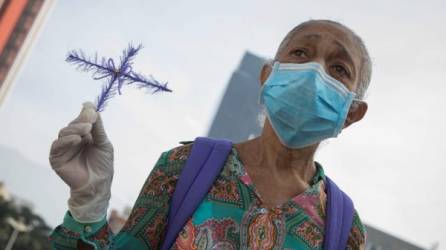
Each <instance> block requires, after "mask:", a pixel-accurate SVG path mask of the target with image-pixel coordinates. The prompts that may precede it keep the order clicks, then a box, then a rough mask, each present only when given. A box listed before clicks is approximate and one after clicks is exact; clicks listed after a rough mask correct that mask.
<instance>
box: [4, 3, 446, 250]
mask: <svg viewBox="0 0 446 250" xmlns="http://www.w3.org/2000/svg"><path fill="white" fill-rule="evenodd" d="M124 3H125V4H124ZM445 11H446V4H445V2H444V1H440V0H439V1H429V2H428V1H408V0H400V1H388V0H381V1H353V0H352V1H314V0H312V1H295V0H290V1H258V0H257V1H254V0H251V1H236V0H230V1H229V0H227V1H156V2H155V1H143V0H127V1H105V0H101V1H88V0H82V1H80V0H78V1H58V2H57V3H56V5H55V6H54V8H53V10H52V12H51V15H50V16H49V18H48V21H47V23H46V25H45V26H44V27H43V30H42V32H41V34H40V36H39V39H38V40H37V41H36V42H35V44H34V45H33V50H32V51H31V53H30V56H29V57H28V59H29V60H27V62H26V63H25V64H24V65H23V68H22V70H21V73H20V74H19V76H18V77H17V81H16V83H15V85H14V86H13V88H12V91H11V92H10V94H9V96H8V99H7V100H6V102H4V105H3V106H2V107H0V121H1V122H0V144H2V145H6V146H9V147H12V148H15V149H17V150H19V151H20V152H21V153H22V154H23V155H25V156H26V157H28V158H29V159H31V160H32V161H34V162H36V163H39V164H40V165H42V166H44V167H46V168H49V167H50V166H49V163H48V151H49V147H50V145H51V142H52V141H53V140H54V139H55V137H56V135H57V133H58V130H59V129H60V128H62V127H64V126H65V125H66V124H67V123H68V122H70V121H71V120H72V119H73V118H75V117H76V116H77V114H78V112H79V111H80V109H81V104H82V102H84V101H88V100H94V98H95V96H96V95H97V94H98V93H99V90H100V85H101V83H100V82H98V81H93V80H92V79H91V76H90V74H88V73H83V72H78V71H76V70H75V69H74V67H73V66H72V65H69V64H67V63H65V62H64V59H65V56H66V54H67V52H68V51H69V50H72V49H78V48H82V49H83V50H85V52H86V53H87V54H93V53H94V52H98V54H99V55H106V56H108V57H114V58H117V57H119V55H120V53H121V51H122V49H123V48H125V47H126V46H127V44H128V43H129V42H130V41H133V42H134V43H142V44H143V45H144V46H145V48H144V49H143V50H142V51H141V53H140V54H139V56H138V57H137V59H136V60H135V66H134V69H136V71H140V72H143V73H146V74H153V75H154V76H155V77H156V78H157V79H159V80H161V81H168V82H169V86H170V87H171V88H172V89H173V90H174V92H173V93H159V94H156V95H147V94H145V93H143V92H141V91H137V90H132V89H124V90H123V91H124V95H122V96H119V97H116V98H114V99H112V100H111V102H110V104H109V106H108V107H107V109H106V110H105V112H104V113H103V114H102V116H103V119H104V122H105V127H106V130H107V132H108V135H109V137H110V139H111V141H112V143H113V144H114V146H115V169H116V173H115V178H114V183H113V191H112V192H113V197H112V202H111V204H112V206H113V207H118V208H120V207H122V206H124V205H126V204H133V202H134V200H135V199H136V197H137V195H138V192H139V189H140V187H141V185H142V184H143V182H144V180H145V178H146V177H147V175H148V173H149V172H150V170H151V168H152V166H153V164H154V163H155V161H156V160H157V158H158V156H159V155H160V153H161V152H162V151H165V150H168V149H170V148H172V147H174V146H176V145H177V142H178V141H181V140H192V139H194V138H195V137H196V136H200V135H206V133H207V131H208V128H209V126H210V123H211V121H212V119H213V117H214V113H215V111H216V109H217V106H218V104H219V102H220V99H221V97H222V95H223V91H224V89H225V87H226V83H227V82H228V80H229V77H230V75H231V73H232V72H233V70H234V69H236V67H237V66H238V63H239V61H240V59H241V57H242V55H243V53H244V52H245V51H246V50H249V51H251V52H254V53H256V54H257V55H259V56H262V57H272V56H273V55H274V53H275V51H276V49H277V46H278V44H279V43H280V41H281V39H282V38H283V37H284V36H285V34H286V33H287V32H288V31H289V30H290V29H291V28H293V27H294V26H295V25H297V24H299V23H300V22H302V21H306V20H308V19H310V18H313V19H319V18H324V19H332V20H335V21H340V22H342V23H344V24H346V25H347V26H349V27H350V28H352V29H353V30H354V31H356V32H357V33H358V35H360V36H361V37H362V38H363V40H364V41H365V43H366V46H367V47H368V49H369V52H370V54H371V56H372V59H373V66H374V68H373V76H372V83H371V86H370V89H369V94H368V96H367V101H368V103H369V111H368V113H367V115H366V117H365V119H364V120H363V121H361V122H360V123H359V124H356V125H354V126H352V127H351V128H348V129H347V130H345V131H344V132H343V133H342V134H341V136H340V137H339V138H337V139H335V140H330V141H329V142H328V143H325V144H324V145H323V146H322V148H321V149H320V151H319V152H318V157H317V159H318V161H320V162H321V163H322V164H323V165H324V166H325V169H326V172H327V174H328V175H330V176H331V177H332V178H333V179H335V180H336V182H337V183H338V184H339V185H340V186H341V187H342V188H343V189H344V190H345V191H346V192H347V193H349V194H350V195H351V197H352V198H353V200H354V202H355V206H356V208H357V210H358V211H359V214H360V216H361V218H362V220H363V221H364V222H366V223H369V224H371V225H373V226H376V227H378V228H380V229H383V230H385V231H387V232H391V233H393V234H395V235H397V236H399V237H402V238H403V239H407V240H409V241H411V242H414V243H417V244H420V245H422V246H426V247H427V246H430V245H431V244H432V243H434V242H436V241H439V242H440V243H441V244H446V229H445V228H446V219H445V218H444V216H443V211H446V195H445V194H444V192H441V191H442V190H444V189H445V188H444V185H443V183H444V182H443V179H444V178H445V174H446V170H445V161H446V146H445V145H444V143H445V141H446V132H445V129H446V118H445V117H444V115H445V111H444V109H445V107H446V98H445V93H446V83H445V80H444V78H445V77H444V72H445V69H446V48H445V44H446V32H445V29H444V24H445V23H446V15H445V14H444V13H445ZM36 184H38V180H36V183H25V184H24V187H23V188H24V189H26V188H30V187H31V186H35V185H36ZM67 198H68V197H67ZM33 202H36V203H39V202H52V201H51V198H50V197H48V200H47V201H33ZM65 204H66V203H65V201H62V202H61V204H57V205H58V206H60V207H61V210H65V209H66V205H65ZM60 222H62V218H60ZM441 244H440V247H441V248H443V249H445V248H444V247H442V245H441Z"/></svg>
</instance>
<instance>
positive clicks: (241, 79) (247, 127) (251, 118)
mask: <svg viewBox="0 0 446 250" xmlns="http://www.w3.org/2000/svg"><path fill="white" fill-rule="evenodd" d="M264 61H265V59H264V58H261V57H258V56H256V55H254V54H252V53H250V52H246V53H245V55H244V56H243V59H242V61H241V63H240V65H239V67H238V68H237V69H236V70H235V72H234V73H233V74H232V77H231V78H230V81H229V83H228V86H227V88H226V91H225V94H224V96H223V99H222V101H221V103H220V106H219V108H218V110H217V113H216V116H215V118H214V120H213V122H212V125H211V128H210V130H209V133H208V136H210V137H214V138H227V139H230V140H232V141H233V142H240V141H243V140H246V139H248V138H250V137H255V136H257V135H259V134H260V132H261V128H262V126H263V123H262V122H261V120H262V114H261V110H262V108H261V106H260V105H259V102H258V98H259V91H260V83H259V73H260V69H261V66H262V65H263V63H264ZM366 227H367V232H368V241H367V249H368V250H389V249H395V250H420V249H422V248H420V247H418V246H415V245H413V244H411V243H408V242H405V241H403V240H401V239H398V238H397V237H394V236H392V235H390V234H388V233H385V232H382V231H380V230H378V229H376V228H374V227H371V226H367V225H366Z"/></svg>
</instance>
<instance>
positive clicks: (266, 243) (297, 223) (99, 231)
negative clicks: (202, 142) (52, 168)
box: [50, 144, 365, 250]
mask: <svg viewBox="0 0 446 250" xmlns="http://www.w3.org/2000/svg"><path fill="white" fill-rule="evenodd" d="M190 151H191V144H187V145H184V146H180V147H177V148H174V149H172V150H170V151H167V152H164V153H163V154H162V155H161V157H160V159H159V160H158V162H157V163H156V165H155V167H154V169H153V170H152V172H151V173H150V175H149V177H148V178H147V180H146V182H145V184H144V186H143V188H142V190H141V192H140V194H139V197H138V199H137V200H136V203H135V205H134V207H133V210H132V212H131V214H130V217H129V219H128V220H127V222H126V224H125V226H124V227H123V229H122V230H121V231H120V232H119V233H118V234H117V235H113V234H112V233H111V231H110V229H109V228H108V225H107V221H106V219H105V218H104V219H103V220H102V221H100V222H96V223H92V224H82V223H79V222H77V221H75V220H74V219H73V218H72V217H71V215H70V214H69V212H67V214H66V215H65V218H64V222H63V224H62V225H60V226H58V227H57V228H56V229H55V230H54V231H53V232H52V234H51V236H50V241H51V244H52V247H53V249H77V247H81V248H82V247H84V248H85V249H93V248H94V249H158V248H160V247H161V245H162V242H163V236H164V234H165V232H166V224H167V214H168V209H169V203H170V199H171V197H172V195H173V192H174V190H175V185H176V182H177V180H178V177H179V174H180V173H181V169H182V167H183V165H184V164H185V161H186V160H187V157H188V155H189V153H190ZM324 178H325V177H324V172H323V169H322V167H321V166H320V165H319V164H318V165H317V173H316V175H315V176H314V177H313V180H312V184H311V186H310V187H309V188H308V189H307V190H306V191H305V192H303V193H301V194H299V195H297V196H295V197H293V198H292V199H290V200H289V201H288V202H286V203H284V204H282V205H280V206H277V207H274V208H268V207H266V206H265V205H264V204H263V202H262V198H261V197H260V196H259V194H258V192H257V191H256V188H255V186H254V185H253V183H252V181H251V179H250V177H249V175H248V174H247V172H246V170H245V167H244V165H243V163H242V162H241V160H240V158H239V157H238V155H237V151H236V150H235V148H233V149H232V152H231V153H230V155H229V156H228V159H227V161H226V163H225V166H224V167H223V170H222V172H221V173H220V175H219V176H218V177H217V179H216V181H215V182H214V184H213V186H212V187H211V189H210V190H209V192H208V194H207V195H206V197H205V198H204V200H203V201H202V202H201V204H200V205H199V207H198V208H197V210H196V211H195V212H194V214H193V215H192V217H191V218H190V219H189V221H188V222H187V223H186V225H185V226H184V228H183V229H182V231H181V232H180V233H179V235H178V237H177V239H176V242H175V243H174V244H173V246H172V248H171V249H175V250H176V249H178V250H182V249H250V250H255V249H262V250H263V249H323V239H324V219H325V203H326V199H327V197H326V193H325V191H324V190H325V189H324ZM347 248H348V249H365V230H364V226H363V224H362V223H361V221H360V219H359V217H358V214H357V213H356V211H355V214H354V219H353V225H352V229H351V232H350V236H349V239H348V247H347Z"/></svg>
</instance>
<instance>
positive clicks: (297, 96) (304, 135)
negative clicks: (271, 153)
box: [260, 62, 355, 148]
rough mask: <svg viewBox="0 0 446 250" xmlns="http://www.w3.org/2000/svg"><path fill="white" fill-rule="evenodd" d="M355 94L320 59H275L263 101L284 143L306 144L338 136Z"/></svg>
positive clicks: (290, 145) (270, 119)
mask: <svg viewBox="0 0 446 250" xmlns="http://www.w3.org/2000/svg"><path fill="white" fill-rule="evenodd" d="M354 97H355V93H353V92H351V91H349V90H348V89H347V88H346V87H345V86H344V85H343V84H342V83H341V82H339V81H337V80H336V79H334V78H333V77H331V76H330V75H328V74H327V73H326V72H325V70H324V68H323V67H322V65H320V64H318V63H315V62H310V63H303V64H295V63H279V62H275V63H274V65H273V69H272V72H271V74H270V75H269V77H268V79H267V80H266V81H265V83H264V85H263V87H262V90H261V95H260V103H261V104H263V105H264V107H265V109H266V114H267V116H268V119H269V121H270V123H271V126H272V127H273V129H274V131H275V133H276V135H277V136H278V138H279V139H280V141H281V142H282V144H284V145H285V146H287V147H289V148H303V147H305V146H309V145H312V144H315V143H318V142H320V141H322V140H324V139H327V138H331V137H336V136H337V135H338V134H339V133H340V132H341V130H342V128H343V126H344V122H345V119H346V117H347V114H348V111H349V109H350V105H351V104H352V102H353V99H354Z"/></svg>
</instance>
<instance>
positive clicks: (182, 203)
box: [161, 137, 232, 250]
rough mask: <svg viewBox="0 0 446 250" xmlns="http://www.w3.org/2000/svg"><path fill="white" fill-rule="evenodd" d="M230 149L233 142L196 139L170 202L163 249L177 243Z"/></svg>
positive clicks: (165, 249) (204, 138) (218, 172)
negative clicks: (178, 237)
mask: <svg viewBox="0 0 446 250" xmlns="http://www.w3.org/2000/svg"><path fill="white" fill-rule="evenodd" d="M231 149H232V142H230V141H228V140H216V139H211V138H206V137H197V138H196V139H195V141H194V143H193V145H192V151H191V153H190V155H189V157H188V159H187V161H186V164H185V166H184V167H183V170H182V171H181V174H180V177H179V179H178V182H177V185H176V187H175V192H174V194H173V197H172V201H171V203H170V209H169V216H168V222H167V232H166V235H165V237H164V242H163V245H162V247H161V249H162V250H167V249H170V247H171V246H172V244H173V243H174V242H175V240H176V238H177V236H178V233H179V232H180V231H181V229H182V228H183V227H184V225H185V224H186V222H187V220H188V219H189V218H190V217H191V216H192V214H193V213H194V211H195V210H196V209H197V207H198V206H199V205H200V203H201V201H202V200H203V199H204V197H205V196H206V194H207V193H208V191H209V189H210V188H211V186H212V184H213V183H214V180H215V179H216V178H217V176H218V174H220V171H221V169H222V168H223V166H224V164H225V162H226V159H227V157H228V155H229V153H230V152H231ZM186 201H187V202H186Z"/></svg>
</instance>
